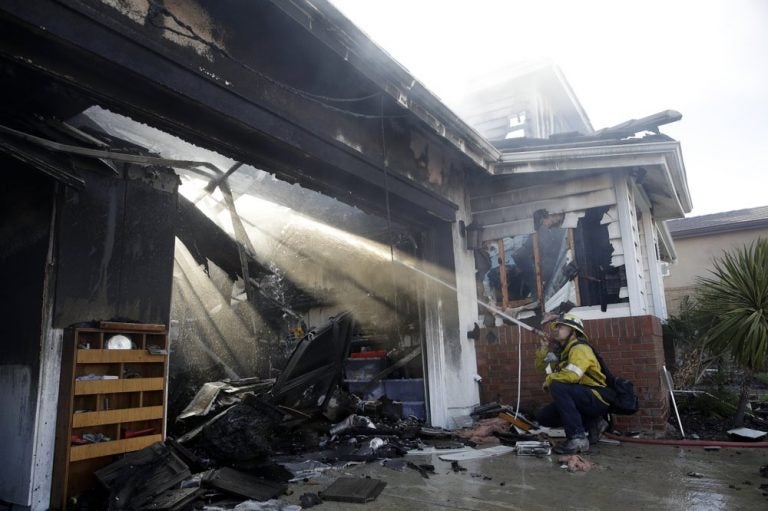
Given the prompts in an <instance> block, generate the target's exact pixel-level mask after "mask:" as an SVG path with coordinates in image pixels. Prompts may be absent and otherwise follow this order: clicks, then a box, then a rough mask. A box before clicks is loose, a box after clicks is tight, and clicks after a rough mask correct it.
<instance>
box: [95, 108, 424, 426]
mask: <svg viewBox="0 0 768 511" xmlns="http://www.w3.org/2000/svg"><path fill="white" fill-rule="evenodd" d="M83 117H84V119H83V122H87V123H93V124H95V125H96V126H98V128H99V129H101V130H104V131H106V132H107V133H109V134H110V135H112V136H115V137H119V138H120V139H121V140H125V141H128V142H130V143H132V144H136V145H137V146H140V147H144V148H146V149H149V150H150V151H152V152H153V153H157V154H159V155H160V156H162V157H163V158H169V159H175V160H196V161H207V162H210V163H212V164H213V165H215V166H216V167H218V168H219V169H222V171H224V172H226V174H227V176H226V178H225V179H219V180H218V181H216V182H215V185H213V186H212V183H214V181H213V180H212V179H211V177H210V176H207V175H202V174H201V173H200V172H199V170H197V169H195V170H190V169H184V168H176V172H177V174H178V175H179V178H180V185H179V197H178V201H179V208H178V211H179V218H178V221H177V225H178V228H177V238H176V246H175V255H174V260H175V263H174V274H173V294H172V307H171V325H170V326H171V328H170V337H171V346H172V353H171V357H170V382H169V396H168V415H167V416H168V426H169V428H170V429H169V431H172V432H175V433H183V432H184V431H185V430H186V429H187V426H186V425H185V423H184V420H182V421H176V418H177V417H179V416H180V415H182V414H183V412H185V410H186V413H184V415H185V417H184V418H187V417H190V416H194V415H196V414H195V413H191V415H188V414H189V413H190V410H187V407H188V405H189V404H190V402H191V401H192V400H193V398H194V397H195V395H196V393H197V392H198V390H199V389H200V388H201V387H203V386H204V385H205V384H206V383H209V382H218V381H241V380H244V379H249V378H250V379H252V378H258V379H259V380H261V381H265V382H266V381H272V380H276V379H277V380H279V378H280V375H281V373H282V371H283V369H285V368H286V365H287V364H288V363H289V361H290V360H291V356H292V355H294V353H295V352H296V351H297V347H300V346H301V344H302V342H305V343H306V342H307V340H309V339H314V338H315V337H316V336H318V335H319V333H320V332H323V331H324V329H325V328H326V327H327V326H328V325H329V324H332V323H333V322H334V320H337V319H338V318H339V317H342V316H344V315H346V314H349V316H350V318H352V321H351V323H350V332H349V335H348V338H347V339H336V340H333V341H331V345H332V344H333V343H334V342H335V343H337V344H338V343H341V344H342V346H343V349H344V350H346V353H344V354H343V357H344V364H343V368H342V372H341V378H340V380H339V381H338V384H339V387H340V389H341V390H342V391H343V392H349V393H351V394H353V395H354V398H355V399H358V400H362V401H375V400H380V399H381V398H384V399H385V400H387V399H388V400H391V401H394V402H395V405H394V406H395V410H396V413H399V414H400V415H401V416H403V417H408V416H415V417H417V418H419V419H422V420H425V419H426V418H427V417H428V414H427V410H428V403H427V398H426V396H427V393H426V389H425V378H424V376H425V369H424V367H425V366H424V355H423V350H422V346H423V342H424V323H425V322H424V308H423V303H424V297H423V290H422V287H423V286H421V285H419V280H418V279H416V278H414V275H413V274H411V273H410V272H409V270H408V269H407V267H408V266H412V265H417V264H418V261H419V260H420V259H421V257H422V250H423V246H424V242H423V237H424V233H423V232H422V231H421V230H420V228H419V227H418V226H416V225H406V224H403V223H400V222H397V221H395V220H393V219H392V218H391V217H386V216H382V215H377V214H373V213H370V212H365V211H363V210H361V209H358V208H356V207H354V206H351V205H349V204H346V203H344V202H341V201H339V200H337V199H334V198H331V197H328V196H326V195H323V194H321V193H318V192H315V191H312V190H309V189H306V188H303V187H301V186H300V185H298V184H291V183H287V182H285V181H281V180H280V179H277V178H276V177H275V176H273V175H271V174H269V173H267V172H265V171H263V170H260V169H257V168H254V167H252V166H248V165H240V164H238V162H235V161H234V160H231V159H228V158H226V157H224V156H222V155H220V154H218V153H215V152H212V151H208V150H205V149H202V148H200V147H196V146H194V145H192V144H189V143H187V142H185V141H183V140H181V139H179V138H177V137H174V136H171V135H169V134H167V133H163V132H161V131H159V130H156V129H154V128H151V127H148V126H146V125H143V124H140V123H137V122H135V121H133V120H131V119H129V118H126V117H123V116H120V115H118V114H114V113H112V112H109V111H107V110H103V109H101V108H98V107H94V108H91V109H89V110H88V111H86V112H85V114H84V116H83ZM385 199H386V198H385V197H384V196H382V202H383V201H385ZM305 351H307V350H305ZM310 351H311V350H310ZM301 356H302V357H304V359H305V360H303V361H302V362H301V363H300V364H299V367H298V368H297V367H292V371H294V372H297V371H299V369H300V368H301V364H309V365H310V366H311V365H312V360H311V357H312V356H315V357H318V356H322V353H317V354H315V355H313V354H312V353H311V352H305V353H302V354H301ZM295 365H296V364H294V366H295ZM305 372H306V371H305ZM297 376H298V375H297ZM334 390H335V389H328V391H331V392H332V391H334ZM321 397H322V398H323V399H326V397H328V396H325V395H323V396H321ZM231 398H232V399H237V393H233V394H232V396H231ZM228 404H231V399H230V400H224V401H223V402H222V405H228ZM213 411H215V407H214V410H207V411H206V412H207V413H212V412H213ZM192 422H194V421H192ZM192 422H190V423H192ZM174 428H175V429H176V431H174Z"/></svg>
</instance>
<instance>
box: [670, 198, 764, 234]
mask: <svg viewBox="0 0 768 511" xmlns="http://www.w3.org/2000/svg"><path fill="white" fill-rule="evenodd" d="M667 226H668V227H669V231H670V232H671V233H672V237H673V238H687V237H693V236H703V235H706V234H714V233H718V232H733V231H743V230H747V229H759V228H761V227H765V228H768V206H760V207H757V208H747V209H737V210H734V211H724V212H722V213H713V214H711V215H701V216H694V217H690V218H679V219H676V220H669V221H668V222H667Z"/></svg>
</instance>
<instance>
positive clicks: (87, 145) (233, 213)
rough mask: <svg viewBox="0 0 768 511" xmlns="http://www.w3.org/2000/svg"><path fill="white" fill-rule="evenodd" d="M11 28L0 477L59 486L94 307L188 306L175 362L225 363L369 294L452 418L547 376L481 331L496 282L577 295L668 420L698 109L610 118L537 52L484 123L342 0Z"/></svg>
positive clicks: (527, 393) (531, 398)
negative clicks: (78, 331) (349, 13)
mask: <svg viewBox="0 0 768 511" xmlns="http://www.w3.org/2000/svg"><path fill="white" fill-rule="evenodd" d="M0 30H2V31H3V34H4V37H3V38H2V40H0V86H2V88H3V91H4V92H5V93H6V96H7V97H12V98H14V101H7V102H4V103H3V104H2V105H0V161H1V162H2V164H3V166H4V169H5V172H6V174H5V177H6V184H7V186H6V187H4V188H3V190H2V191H0V195H2V198H3V200H1V201H0V204H3V205H4V206H5V209H4V212H5V214H4V215H3V216H1V217H0V218H2V220H3V223H2V225H1V226H0V247H3V251H2V252H0V263H2V264H0V276H1V277H0V279H1V280H2V281H3V282H4V284H5V285H4V286H2V289H1V290H0V291H1V292H2V293H3V294H2V299H3V303H4V304H6V305H7V310H6V314H7V315H8V317H12V318H13V321H7V322H5V323H3V326H2V331H0V339H1V340H2V341H3V342H4V349H3V351H2V352H1V353H0V384H2V385H0V436H1V437H2V438H3V440H4V443H3V446H2V447H0V457H2V459H3V460H4V461H5V463H4V464H3V465H2V466H0V501H4V502H11V503H13V504H14V506H18V508H19V509H48V507H49V495H50V489H51V485H52V481H51V474H52V470H51V467H52V465H53V454H52V452H53V446H54V443H55V441H54V436H55V435H54V429H55V424H53V421H52V420H50V419H51V418H52V417H54V416H55V414H56V409H57V405H58V401H57V399H58V391H59V374H60V366H61V350H62V345H63V342H64V330H65V329H66V328H67V327H69V326H71V325H72V324H74V323H79V322H82V321H91V320H110V319H114V318H120V319H121V320H132V321H137V322H144V323H164V324H171V326H172V327H174V324H173V323H172V320H174V321H175V322H176V323H175V326H176V327H177V328H171V336H172V343H173V350H172V354H171V356H170V358H171V365H172V366H173V365H174V364H177V363H178V360H181V359H184V358H185V357H188V360H189V364H188V365H189V366H192V368H193V369H197V370H198V372H199V373H200V374H201V375H202V377H204V378H206V377H210V378H211V379H217V378H221V377H222V374H223V376H230V377H232V376H233V375H235V376H251V374H249V373H248V372H249V371H251V370H253V372H257V369H258V368H260V364H261V363H262V362H263V360H264V358H265V357H266V356H268V355H270V354H271V353H270V351H269V350H270V343H271V342H273V341H274V340H275V339H274V336H275V333H274V332H275V329H277V328H281V325H282V326H285V324H287V323H288V322H289V321H294V322H295V323H299V324H300V323H301V321H304V322H305V323H306V322H309V323H313V322H315V321H317V322H320V321H322V320H323V316H324V315H325V314H330V313H334V312H336V311H338V310H340V309H338V308H334V306H337V305H341V306H344V308H350V307H351V308H355V307H356V309H355V312H357V313H360V312H361V311H370V312H371V314H370V316H369V317H363V318H358V319H360V320H361V321H367V322H369V323H374V324H375V323H382V324H384V323H387V322H389V325H388V326H392V328H391V329H390V330H391V332H394V333H391V335H390V336H389V337H390V340H392V341H393V342H394V343H396V344H397V345H396V346H394V347H396V348H401V349H409V350H411V353H418V352H419V350H418V349H416V348H421V350H420V352H421V353H422V354H423V355H422V356H423V369H424V380H425V387H426V396H425V402H426V406H427V412H426V413H427V418H428V420H429V422H430V423H431V424H433V425H435V426H443V427H453V426H456V425H457V424H460V423H462V422H463V419H464V418H466V417H467V416H468V415H469V413H470V412H471V410H472V409H473V407H474V406H476V405H477V404H478V403H479V402H480V400H481V394H482V396H484V398H485V399H495V398H497V397H498V398H499V399H501V400H503V401H504V402H506V403H512V402H514V399H515V387H516V385H517V384H518V383H522V387H523V396H522V398H523V401H524V403H525V405H526V406H527V407H529V408H532V407H533V406H534V405H535V404H538V403H541V402H542V401H543V400H544V399H547V397H546V396H544V395H543V393H542V392H541V390H540V385H541V377H542V375H540V374H537V373H535V371H534V370H533V367H532V359H533V349H535V347H536V346H537V344H538V342H537V340H536V339H534V338H532V337H530V336H527V335H526V336H523V338H522V339H521V338H520V336H519V334H520V331H519V330H518V329H517V328H516V327H511V326H508V325H500V326H499V327H495V326H493V327H491V326H490V324H491V321H489V319H493V318H491V317H490V316H489V315H488V314H484V316H485V318H483V320H485V322H484V324H488V325H489V327H488V328H486V329H485V330H484V331H483V332H481V335H480V336H479V338H475V337H477V336H473V335H468V333H470V334H471V333H472V332H474V328H473V327H474V325H475V323H476V322H480V321H481V318H480V317H479V312H480V311H479V310H478V306H477V303H476V300H477V299H478V298H481V299H485V298H483V295H488V294H490V295H491V296H492V299H493V300H495V301H497V303H498V305H499V306H500V307H502V308H504V309H506V310H507V311H508V313H510V314H519V317H520V318H525V319H526V321H528V322H529V323H531V324H538V323H540V321H541V319H542V317H543V316H544V313H549V312H555V311H557V310H559V309H561V308H562V306H563V305H562V304H564V303H566V304H567V303H568V302H571V303H572V304H573V305H574V306H575V312H576V313H577V314H580V315H581V316H582V317H583V318H585V319H587V320H588V321H587V324H586V328H587V331H588V333H589V334H590V337H591V339H592V341H593V342H594V343H595V345H596V346H598V347H599V348H600V350H601V351H602V352H603V354H604V355H605V356H606V358H607V359H608V361H609V363H611V367H612V368H613V369H614V370H615V371H616V372H617V373H619V374H622V375H624V376H627V377H630V378H632V379H633V380H634V381H635V384H636V386H637V389H638V393H639V396H640V399H641V403H642V406H643V407H644V409H643V410H642V412H641V413H640V414H638V415H637V416H635V417H633V418H632V419H631V420H628V421H625V422H624V424H625V425H627V426H629V427H632V428H633V429H635V428H640V429H644V430H649V431H656V432H659V431H663V430H664V429H665V427H666V419H667V412H668V404H667V398H666V393H665V392H664V390H663V388H662V387H661V384H660V378H659V373H658V371H659V368H660V366H661V364H663V350H662V344H661V321H662V320H663V319H664V318H665V317H666V310H665V300H664V289H663V287H662V285H661V276H660V274H661V272H660V262H661V261H662V260H671V259H673V258H674V247H673V245H672V242H671V240H670V239H669V237H668V236H667V231H666V230H665V228H664V220H668V219H672V218H680V217H682V216H684V214H685V213H687V212H688V211H690V209H691V203H690V197H689V194H688V189H687V182H686V176H685V169H684V166H683V161H682V155H681V148H680V144H679V142H677V141H674V140H672V139H670V138H669V137H666V136H664V135H661V134H659V133H658V131H659V126H661V125H663V124H665V123H668V122H672V121H674V120H677V119H679V114H676V113H674V112H662V113H661V114H657V115H654V116H650V117H648V118H644V119H640V120H636V121H634V120H633V121H628V122H627V123H623V124H621V125H619V126H615V127H612V128H607V129H603V130H600V131H594V130H593V129H592V127H591V124H590V123H589V120H588V118H587V116H586V114H585V113H584V112H583V109H582V108H581V106H580V105H579V104H578V101H577V100H576V98H575V95H574V94H573V92H572V91H571V90H570V88H569V87H568V86H567V83H566V82H565V80H564V78H563V76H562V73H560V72H559V71H558V70H557V69H556V68H551V67H550V68H547V67H543V68H540V67H537V66H534V67H533V68H531V69H529V70H519V71H518V74H517V75H516V76H515V77H513V78H515V79H512V80H510V81H508V82H507V83H505V84H503V85H501V86H500V87H499V88H498V90H499V91H501V92H505V91H514V90H516V89H518V88H519V91H520V92H519V94H517V93H516V94H513V95H512V96H513V100H512V101H511V102H507V101H506V99H505V98H501V99H502V100H503V101H500V102H499V104H498V105H496V106H493V107H492V108H490V109H489V108H486V107H484V106H483V104H482V101H481V100H480V99H477V98H476V100H477V101H476V103H475V104H476V105H478V108H479V110H477V112H478V113H477V115H478V116H479V117H473V114H472V113H471V112H465V114H466V116H467V118H472V119H475V120H476V122H478V123H487V125H482V126H480V125H479V124H478V125H479V127H480V129H481V130H482V131H483V132H484V133H486V136H487V137H489V138H490V139H492V141H489V139H488V138H486V137H484V136H483V135H481V134H479V133H478V132H477V131H476V130H475V129H473V128H472V127H471V126H470V124H469V123H467V122H466V121H465V120H463V119H462V118H460V117H459V116H457V115H456V114H455V113H453V112H452V111H451V110H450V109H448V108H447V107H446V106H445V105H444V104H443V103H442V102H441V101H440V100H439V99H438V98H437V97H436V96H435V95H433V94H432V93H431V92H430V91H429V90H427V89H426V88H425V87H424V85H423V84H421V83H420V82H418V80H416V79H415V78H414V77H413V76H412V75H411V74H410V73H409V72H408V71H407V70H405V69H404V68H403V67H402V66H401V65H399V64H398V63H397V62H396V61H394V60H393V59H392V58H391V57H390V56H389V55H388V54H386V52H384V51H383V50H382V49H381V48H379V47H377V46H376V45H375V44H374V43H372V42H371V41H370V40H369V39H368V38H367V37H366V36H365V35H364V34H363V33H362V32H361V31H360V30H359V29H358V28H357V27H355V26H354V25H353V24H352V23H351V22H350V21H349V20H348V19H346V18H345V17H344V16H343V15H341V14H340V13H339V11H338V10H336V9H335V8H334V7H333V6H332V5H331V4H330V3H329V2H328V1H327V0H312V1H310V0H295V1H293V2H277V1H272V2H236V3H232V2H213V1H208V0H206V1H199V2H198V1H190V2H165V3H163V4H162V5H159V4H156V3H155V2H149V3H148V2H138V1H137V2H123V1H119V2H118V1H114V0H73V1H68V2H66V3H62V2H56V1H51V0H47V1H40V2H34V3H30V2H11V3H8V4H7V5H3V7H1V8H0ZM488 94H490V93H488ZM488 94H486V93H483V94H482V95H481V98H486V99H491V100H492V99H493V98H492V97H491V96H490V95H488ZM468 104H470V103H468ZM497 107H498V108H497ZM494 108H495V109H497V110H500V111H499V112H495V113H494V112H492V111H491V110H493V109H494ZM647 131H651V132H655V134H651V135H648V134H647V133H646V132H647ZM294 184H297V185H299V186H294ZM275 222H276V223H277V224H278V225H277V228H275V229H273V230H269V229H267V228H266V224H269V223H275ZM270 236H271V238H270ZM310 249H311V250H310ZM395 254H397V260H398V261H401V260H405V261H408V262H410V263H412V264H413V265H414V266H415V267H417V269H419V268H423V269H425V270H427V271H430V272H433V273H436V274H437V275H438V277H439V278H440V279H442V280H444V281H445V282H446V283H447V285H440V284H439V283H437V280H431V279H427V280H422V279H419V278H417V277H415V276H414V275H416V274H415V273H411V272H407V273H406V271H405V270H404V269H403V267H401V266H397V265H396V263H395V261H394V260H395ZM502 255H503V257H502ZM499 261H503V264H499ZM507 267H509V269H508V268H507ZM507 270H509V271H507ZM398 272H401V274H400V285H397V286H395V285H393V283H394V281H395V279H394V278H393V277H394V276H395V274H397V273H398ZM403 274H404V275H405V278H403ZM286 282H288V283H289V284H290V285H284V284H285V283H286ZM403 282H405V284H404V285H403V284H402V283H403ZM478 284H480V285H479V286H478ZM274 290H278V292H273V291H274ZM403 291H405V292H406V293H407V294H406V296H405V297H403V296H402V295H398V294H397V293H401V292H403ZM478 291H479V293H478ZM497 291H498V292H497ZM265 294H266V295H268V296H264V295H265ZM318 295H321V296H318ZM366 307H367V308H366ZM244 309H245V310H244ZM294 309H295V310H294ZM297 312H299V313H301V315H300V314H296V313H297ZM294 314H295V315H294ZM286 318H288V319H286ZM393 323H398V324H395V325H392V324H393ZM293 326H295V325H293ZM308 326H312V325H308ZM315 326H317V325H315ZM270 335H271V336H273V337H272V338H271V339H269V338H267V337H268V336H270ZM518 340H521V341H522V342H523V343H524V344H523V350H522V352H518V351H517V341H518ZM206 342H207V343H208V345H206V344H205V343H206ZM627 353H630V355H631V356H630V357H627V356H626V355H627ZM192 355H194V356H192ZM518 362H520V363H521V364H522V372H523V379H522V380H521V382H518V381H517V379H516V376H513V375H514V374H515V373H514V372H513V368H514V367H515V366H516V365H517V363H518ZM266 369H269V367H266ZM478 373H479V374H480V375H481V376H482V383H481V384H480V385H479V384H478V381H479V380H480V378H477V377H476V375H477V374H478ZM185 383H189V380H183V379H182V381H181V382H180V383H177V384H179V385H181V386H184V385H185ZM182 390H186V389H182ZM173 391H174V389H173V388H171V392H173ZM63 441H64V442H68V441H69V437H65V438H64V440H63ZM14 509H15V507H14Z"/></svg>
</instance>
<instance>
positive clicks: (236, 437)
mask: <svg viewBox="0 0 768 511" xmlns="http://www.w3.org/2000/svg"><path fill="white" fill-rule="evenodd" d="M348 319H349V318H347V317H346V316H344V315H341V317H340V318H339V317H337V319H336V320H335V322H332V326H331V327H329V328H326V329H324V330H320V331H318V332H316V334H315V335H314V336H313V337H312V339H309V338H306V339H304V340H302V342H301V343H300V344H299V345H298V346H297V348H296V350H295V351H294V354H293V355H292V357H291V359H290V360H289V361H288V364H287V365H286V369H285V370H284V371H283V372H282V373H281V374H280V375H279V376H278V378H277V379H272V380H260V379H258V378H246V379H241V380H230V381H219V382H208V383H205V384H204V385H202V387H201V388H200V389H199V391H198V392H197V394H196V395H195V397H194V398H193V399H192V401H191V402H190V403H189V405H188V406H187V407H186V408H185V409H184V410H183V411H182V412H181V413H180V414H179V416H178V418H177V421H176V423H175V425H174V429H175V431H176V432H177V433H178V434H177V435H176V438H175V439H174V438H168V439H167V440H166V441H165V442H164V443H156V444H154V445H152V446H150V447H147V448H145V449H143V450H141V451H138V452H134V453H130V454H127V455H125V456H124V457H123V458H122V459H120V460H119V461H117V462H115V463H113V464H111V465H108V466H107V467H104V468H103V469H100V470H99V471H97V473H96V476H97V479H98V480H99V482H100V483H101V485H102V486H103V489H105V490H106V494H107V498H106V501H107V502H108V509H109V510H110V511H112V510H115V511H117V510H126V511H129V510H140V509H141V510H143V509H156V510H168V511H183V510H191V509H203V510H210V511H224V510H227V511H230V510H234V511H240V510H243V511H245V510H277V511H279V510H283V511H293V510H299V509H302V508H310V507H313V506H316V505H319V504H321V503H322V502H324V501H342V502H360V503H365V502H371V501H373V500H375V499H376V497H377V496H378V495H379V494H380V492H381V490H382V489H383V488H384V486H385V485H386V482H384V481H377V480H373V479H366V478H362V479H357V478H349V477H342V470H343V469H345V468H347V467H349V466H351V465H356V464H361V463H372V462H378V463H380V464H382V466H385V467H387V468H390V469H391V470H394V471H398V472H403V473H408V472H411V473H413V474H414V476H415V477H420V478H425V479H428V478H430V477H433V476H436V475H437V473H436V471H435V467H434V465H432V464H429V463H418V462H415V461H413V460H412V459H408V458H406V456H419V455H422V456H423V455H431V454H436V455H437V456H438V457H439V459H441V460H444V461H446V462H450V463H451V467H452V471H453V472H455V473H459V474H461V473H465V472H466V470H467V469H466V468H465V467H463V466H462V465H461V464H460V461H463V460H473V459H481V458H486V457H490V456H499V455H506V454H509V453H512V452H516V453H517V454H521V455H526V454H527V455H535V456H539V457H543V456H546V455H548V454H549V452H550V451H549V448H550V447H551V444H550V443H549V441H548V439H547V437H546V435H541V434H540V432H541V430H537V429H535V425H534V424H533V423H531V422H529V421H527V420H526V419H525V417H524V416H523V415H522V414H518V413H515V412H514V411H512V410H511V409H510V408H509V407H506V406H503V405H498V404H496V403H490V404H488V405H482V406H478V407H477V408H476V410H475V411H474V412H473V415H472V418H473V419H475V421H474V423H473V425H472V426H471V427H466V428H462V429H459V430H455V431H449V430H445V429H442V428H434V427H429V426H427V425H426V424H425V421H424V420H423V419H422V418H418V417H415V416H409V415H407V414H405V413H404V409H403V407H402V406H399V402H398V401H393V400H391V399H389V398H388V397H387V396H386V395H382V396H380V397H378V399H370V398H368V399H362V398H361V397H359V396H358V395H355V394H352V393H350V392H349V389H348V388H346V386H345V382H344V380H343V362H344V360H345V358H346V356H347V351H346V350H348V345H346V347H345V343H347V342H348V339H349V328H348V327H349V325H348ZM339 345H341V346H342V347H341V348H339V347H338V346H339ZM331 347H333V349H331ZM499 443H501V444H504V445H496V446H494V447H492V446H491V445H493V444H499ZM475 447H483V448H478V449H476V448H475ZM577 458H578V457H577ZM567 466H568V467H569V469H570V467H571V466H573V467H574V470H588V468H589V463H588V462H585V461H584V460H583V459H582V458H578V459H577V460H575V461H568V462H567ZM584 467H586V468H584ZM336 474H338V477H336ZM320 477H322V478H323V479H325V480H328V479H329V478H331V479H333V481H332V482H331V483H330V484H328V485H327V487H326V488H325V489H324V490H321V491H318V492H317V493H305V494H302V495H301V496H300V498H299V500H300V503H301V505H300V506H297V505H295V504H291V503H288V502H287V501H286V500H285V499H284V496H286V495H287V494H289V493H290V490H289V489H288V488H289V485H290V484H291V483H292V482H300V481H308V480H310V479H314V478H320ZM472 477H482V475H481V474H474V473H473V475H472Z"/></svg>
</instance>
